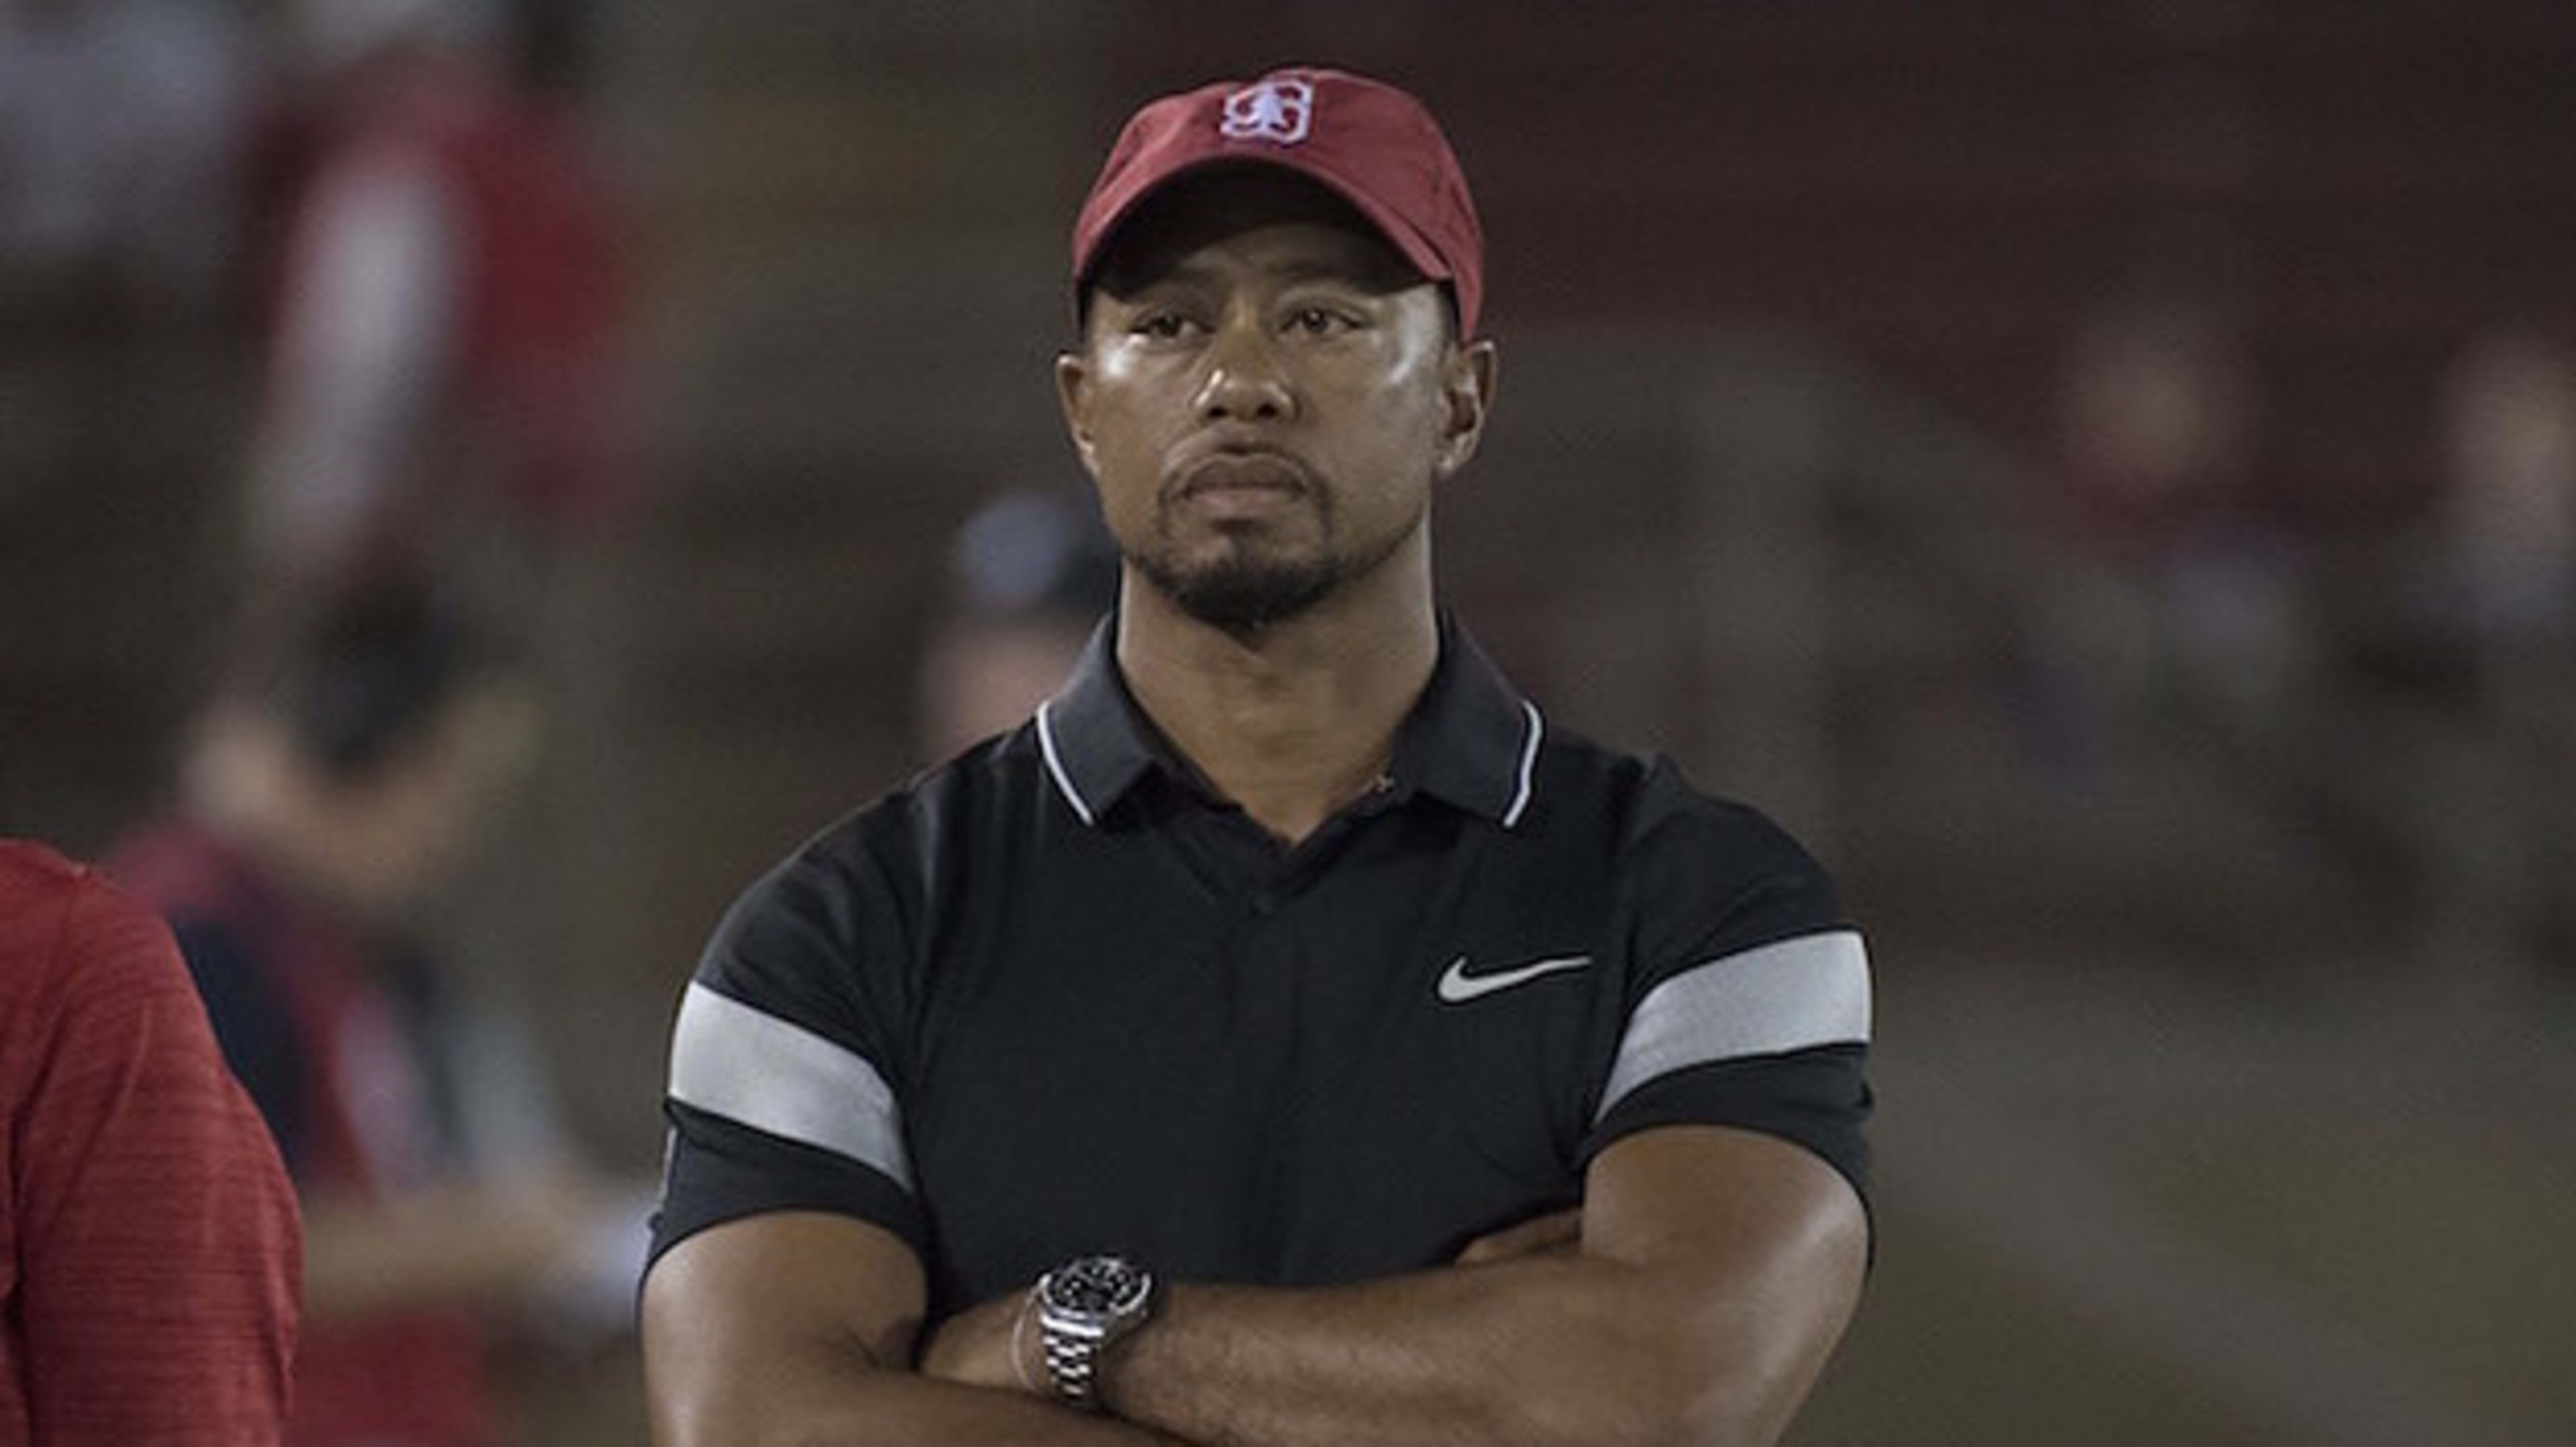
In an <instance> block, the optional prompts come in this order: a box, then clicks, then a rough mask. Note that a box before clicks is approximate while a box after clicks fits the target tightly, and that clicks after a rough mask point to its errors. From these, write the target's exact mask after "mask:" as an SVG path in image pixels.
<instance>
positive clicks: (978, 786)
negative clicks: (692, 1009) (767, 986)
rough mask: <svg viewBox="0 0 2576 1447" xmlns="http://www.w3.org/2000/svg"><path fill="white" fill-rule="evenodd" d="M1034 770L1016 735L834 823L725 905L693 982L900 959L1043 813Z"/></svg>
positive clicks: (1024, 737)
mask: <svg viewBox="0 0 2576 1447" xmlns="http://www.w3.org/2000/svg"><path fill="white" fill-rule="evenodd" d="M1043 767H1044V766H1043V764H1042V763H1041V762H1040V760H1039V757H1038V750H1037V746H1036V744H1035V742H1034V740H1033V738H1032V736H1031V733H1030V730H1028V729H1026V728H1023V729H1020V730H1018V731H1015V732H1013V733H1011V734H1006V735H1003V736H1001V737H999V738H996V739H993V740H990V741H988V742H986V743H984V744H982V745H979V746H978V747H976V748H974V749H972V750H969V751H968V752H966V753H965V754H962V755H960V756H958V757H957V758H955V759H952V760H950V761H948V762H947V763H944V764H942V765H940V766H939V767H937V768H934V769H931V770H928V771H926V772H924V773H922V774H919V775H917V776H915V777H914V778H912V779H910V780H908V781H906V782H905V783H904V784H902V785H901V786H899V787H897V788H894V789H891V790H888V791H887V792H886V793H884V794H882V795H879V796H878V797H877V798H876V799H874V800H872V801H870V802H869V803H867V804H865V805H863V806H861V807H859V808H857V809H855V810H852V811H851V812H849V813H847V814H845V815H843V816H841V817H840V818H839V819H837V820H835V821H834V822H833V823H831V824H830V825H828V826H826V827H825V828H823V829H822V830H820V831H818V832H817V833H815V834H813V835H811V836H810V837H808V838H807V839H806V840H805V841H804V842H803V843H802V844H801V845H799V846H798V847H797V848H796V849H795V850H794V851H792V852H791V853H789V854H788V855H787V856H786V857H785V858H784V859H781V860H780V861H778V862H777V863H776V864H775V865H773V866H771V867H770V868H769V869H768V870H767V871H765V872H764V873H762V874H761V875H760V876H759V877H758V878H757V879H755V880H753V881H752V883H751V884H750V885H749V886H748V887H747V888H745V889H744V890H743V891H742V892H741V894H740V895H739V896H737V897H736V898H735V900H734V901H733V904H732V906H731V907H730V908H729V909H727V910H726V912H725V914H724V917H723V919H722V921H721V922H720V923H719V924H718V925H717V928H716V932H715V936H714V939H713V940H712V942H711V943H710V944H709V946H708V950H707V955H706V958H705V960H704V961H702V963H701V966H700V971H699V978H700V979H701V981H702V982H706V983H711V984H716V985H718V987H719V988H726V986H727V983H728V982H731V981H737V980H744V979H745V977H747V976H755V975H768V976H780V975H787V976H794V975H805V974H812V973H814V972H816V971H824V972H827V973H840V972H843V971H845V970H846V969H847V968H848V967H850V966H853V965H864V966H866V967H867V968H869V969H871V970H874V969H877V968H880V967H885V966H891V965H893V964H895V963H896V962H898V961H901V960H905V959H908V958H911V957H912V956H913V955H914V954H915V953H916V951H915V949H914V946H915V945H916V944H917V943H918V942H919V940H920V939H921V938H922V937H923V936H924V934H925V932H926V931H927V930H928V929H929V928H930V923H929V922H930V920H931V918H932V917H933V916H935V915H936V914H937V913H938V912H939V910H940V909H941V902H942V901H943V900H945V899H946V898H948V897H949V896H950V895H951V894H952V893H953V892H954V891H956V890H958V889H959V888H961V887H962V883H963V881H964V880H966V879H968V878H970V877H974V876H976V875H979V874H984V873H989V872H992V869H993V867H994V866H996V865H997V864H998V862H999V856H1000V854H1001V853H1002V852H1003V851H1004V850H1005V849H1007V848H1009V847H1010V841H1011V840H1013V839H1014V838H1016V837H1018V836H1019V834H1020V832H1021V831H1020V830H1019V829H1018V828H1017V827H1016V826H1017V825H1018V824H1019V823H1021V822H1024V819H1025V816H1027V815H1028V814H1029V813H1031V812H1032V811H1034V810H1036V809H1038V808H1041V807H1043V805H1044V802H1045V801H1044V798H1043V796H1042V790H1043V789H1044V788H1045V785H1044V782H1043V778H1042V771H1043ZM772 983H776V981H775V980H773V981H772ZM730 992H731V991H730V990H728V993H730Z"/></svg>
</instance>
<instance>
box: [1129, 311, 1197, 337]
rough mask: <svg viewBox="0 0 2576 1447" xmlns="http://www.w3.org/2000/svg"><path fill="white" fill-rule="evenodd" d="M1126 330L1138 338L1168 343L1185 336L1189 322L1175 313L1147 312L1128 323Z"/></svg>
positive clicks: (1186, 318)
mask: <svg viewBox="0 0 2576 1447" xmlns="http://www.w3.org/2000/svg"><path fill="white" fill-rule="evenodd" d="M1127 329H1128V330H1129V331H1130V332H1132V333H1134V334H1135V335H1137V336H1140V337H1147V338H1150V339H1152V340H1154V341H1158V342H1168V341H1171V340H1173V339H1174V338H1177V337H1180V336H1184V335H1186V334H1187V333H1188V331H1189V329H1190V320H1189V318H1188V317H1186V316H1183V315H1182V314H1181V313H1179V312H1176V311H1149V312H1144V313H1141V314H1140V315H1138V316H1137V318H1136V319H1135V320H1134V321H1132V322H1130V323H1128V324H1127Z"/></svg>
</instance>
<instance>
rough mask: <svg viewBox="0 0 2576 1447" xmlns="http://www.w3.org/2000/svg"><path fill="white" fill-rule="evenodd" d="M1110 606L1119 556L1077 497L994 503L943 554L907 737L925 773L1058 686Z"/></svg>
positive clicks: (1095, 512)
mask: <svg viewBox="0 0 2576 1447" xmlns="http://www.w3.org/2000/svg"><path fill="white" fill-rule="evenodd" d="M1117 596H1118V546H1117V544H1116V543H1115V542H1113V541H1111V539H1110V537H1109V534H1108V532H1107V531H1106V530H1105V529H1103V528H1102V527H1101V525H1100V512H1099V509H1098V508H1096V507H1094V506H1093V505H1092V503H1091V501H1090V499H1088V498H1086V497H1083V496H1081V495H1080V494H1078V493H1068V492H1041V491H1037V490H1034V489H1031V490H1024V491H1019V492H1010V493H1005V494H1003V495H1002V496H1000V497H998V498H995V499H994V500H992V501H991V502H988V503H986V504H985V505H984V506H982V507H980V508H978V509H976V511H975V513H974V515H973V516H971V517H969V518H968V519H967V520H966V522H965V525H964V526H962V527H960V528H959V529H958V530H957V536H956V538H955V540H954V541H953V543H952V544H951V545H950V548H949V558H948V575H947V587H946V591H945V593H944V595H943V597H942V598H941V601H940V607H939V612H938V615H937V617H936V618H934V619H933V620H932V623H931V628H930V636H929V639H928V641H927V643H926V644H925V646H924V647H923V649H922V660H921V687H920V692H919V698H920V711H921V712H920V719H919V723H918V727H917V729H916V737H918V738H919V739H920V740H921V743H922V747H923V748H924V749H925V751H926V755H927V756H926V758H925V759H924V760H923V762H925V763H936V762H939V761H941V760H944V759H947V758H948V757H950V756H951V755H953V754H956V753H959V752H961V751H963V750H964V749H965V748H966V747H967V746H968V745H970V744H973V743H975V742H977V741H979V740H982V739H985V738H989V737H991V736H992V735H994V734H997V733H1001V732H1003V731H1004V730H1006V729H1009V728H1012V727H1015V726H1016V725H1018V724H1019V722H1020V721H1021V720H1022V719H1025V718H1027V717H1028V716H1029V714H1030V712H1031V711H1032V710H1034V709H1035V708H1036V707H1037V706H1038V704H1039V703H1040V702H1042V701H1043V700H1044V699H1045V698H1046V696H1047V695H1048V694H1050V693H1053V692H1054V691H1055V688H1056V685H1057V684H1059V683H1062V682H1063V681H1064V675H1065V671H1066V670H1067V669H1069V668H1071V667H1072V666H1073V661H1074V660H1075V659H1076V658H1078V657H1080V656H1081V654H1082V645H1083V644H1084V643H1086V642H1088V641H1090V638H1091V633H1092V630H1093V629H1094V628H1096V627H1098V626H1099V623H1100V615H1101V614H1102V613H1104V612H1106V611H1108V608H1109V605H1110V603H1111V602H1112V601H1114V600H1115V599H1116V598H1117Z"/></svg>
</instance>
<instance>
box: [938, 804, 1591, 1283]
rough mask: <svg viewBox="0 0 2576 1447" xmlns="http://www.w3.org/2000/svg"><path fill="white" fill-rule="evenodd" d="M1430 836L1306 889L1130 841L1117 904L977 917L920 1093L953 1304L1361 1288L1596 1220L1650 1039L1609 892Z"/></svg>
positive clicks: (951, 943)
mask: <svg viewBox="0 0 2576 1447" xmlns="http://www.w3.org/2000/svg"><path fill="white" fill-rule="evenodd" d="M1422 827H1423V826H1402V825H1390V826H1389V827H1386V828H1383V829H1380V830H1377V831H1374V832H1373V833H1372V834H1370V835H1369V836H1367V837H1364V838H1361V839H1358V840H1355V841H1354V842H1353V844H1352V846H1351V847H1350V848H1349V849H1348V850H1346V851H1344V852H1342V853H1340V854H1338V855H1336V856H1334V857H1332V858H1331V859H1330V860H1329V861H1328V862H1323V863H1321V864H1320V866H1319V867H1313V868H1305V869H1299V868H1293V867H1292V868H1288V869H1284V870H1278V871H1264V870H1260V869H1227V868H1222V867H1212V866H1211V863H1210V861H1209V859H1208V858H1207V857H1205V856H1203V855H1194V854H1192V853H1191V852H1190V851H1188V850H1186V849H1182V848H1178V847H1173V846H1171V845H1170V844H1169V842H1168V841H1163V842H1161V843H1140V842H1139V841H1132V840H1131V841H1122V842H1124V843H1126V844H1127V845H1128V846H1129V847H1128V848H1126V849H1124V850H1122V851H1120V852H1119V857H1118V858H1117V859H1116V861H1115V863H1116V868H1115V869H1113V870H1110V871H1107V872H1105V873H1104V874H1103V875H1102V876H1101V877H1099V878H1098V879H1096V880H1091V881H1089V887H1074V886H1075V885H1077V884H1078V883H1080V881H1079V880H1077V879H1068V878H1065V877H1062V876H1057V877H1047V876H1038V877H1037V882H1024V883H1022V884H1020V885H1018V886H1016V887H1012V888H1009V889H1007V890H998V891H996V892H995V893H993V894H992V895H990V896H988V897H985V898H982V899H980V900H975V901H972V902H971V903H970V902H968V901H960V902H959V905H958V907H957V908H955V909H953V910H951V911H950V912H949V914H948V916H947V917H946V918H945V919H944V920H943V921H942V922H941V924H942V926H943V927H942V928H941V929H940V930H939V931H938V933H937V936H936V940H937V944H936V958H934V959H933V960H932V961H931V962H930V968H929V969H928V970H927V972H926V974H925V979H926V981H927V985H926V988H925V991H924V995H923V1009H922V1012H921V1016H920V1028H919V1031H918V1034H917V1036H916V1045H917V1049H916V1053H915V1056H914V1059H913V1060H912V1061H911V1062H910V1063H909V1065H910V1068H909V1072H908V1073H909V1075H910V1080H909V1082H908V1084H907V1088H906V1090H905V1096H906V1124H907V1133H908V1134H909V1136H910V1137H911V1140H910V1145H911V1149H912V1152H913V1161H914V1165H915V1168H916V1170H917V1171H918V1172H919V1176H920V1186H921V1194H922V1199H923V1200H924V1202H925V1203H926V1204H927V1206H928V1208H929V1210H930V1213H931V1216H932V1222H933V1233H934V1237H935V1254H936V1256H937V1258H938V1259H937V1260H936V1261H935V1262H934V1263H933V1274H934V1277H936V1278H938V1280H936V1281H935V1282H934V1290H935V1291H938V1292H939V1293H940V1294H941V1295H943V1296H946V1295H949V1294H951V1293H954V1294H955V1295H956V1296H957V1298H958V1299H960V1300H965V1301H971V1300H978V1299H982V1298H983V1297H985V1296H989V1295H993V1294H997V1293H998V1292H1000V1291H1004V1290H1008V1289H1010V1287H1011V1286H1012V1285H1014V1284H1017V1283H1022V1282H1025V1281H1026V1280H1028V1279H1029V1278H1030V1277H1031V1276H1032V1275H1033V1274H1034V1273H1035V1272H1036V1271H1038V1270H1041V1269H1044V1268H1045V1267H1047V1266H1050V1265H1053V1264H1056V1263H1057V1262H1058V1261H1060V1260H1062V1259H1064V1258H1066V1257H1069V1256H1071V1255H1074V1254H1078V1253H1081V1252H1085V1251H1094V1250H1107V1249H1124V1250H1130V1251H1134V1252H1137V1253H1139V1254H1140V1255H1143V1256H1145V1257H1146V1258H1147V1259H1149V1260H1151V1261H1153V1262H1155V1263H1156V1264H1158V1265H1159V1266H1161V1267H1162V1269H1165V1270H1167V1271H1171V1272H1174V1273H1177V1274H1180V1275H1184V1276H1188V1277H1192V1278H1196V1279H1216V1280H1249V1281H1264V1282H1272V1283H1279V1284H1318V1283H1324V1282H1330V1281H1338V1280H1349V1279H1357V1278H1361V1277H1367V1276H1374V1275H1382V1274H1386V1273H1389V1272H1393V1271H1401V1270H1408V1269H1416V1268H1420V1267H1424V1266H1429V1265H1433V1264H1436V1263H1439V1262H1443V1261H1446V1260H1448V1259H1449V1258H1450V1257H1452V1256H1453V1255H1454V1254H1455V1253H1456V1251H1457V1250H1458V1249H1459V1248H1460V1247H1461V1246H1463V1245H1464V1244H1465V1243H1466V1242H1467V1241H1468V1240H1470V1239H1472V1238H1473V1237H1474V1236H1476V1235H1478V1234H1480V1233H1482V1232H1484V1231H1487V1230H1491V1229H1494V1228H1496V1227H1499V1226H1501V1225H1505V1224H1509V1223H1510V1222H1512V1221H1515V1220H1519V1219H1523V1218H1525V1217H1527V1216H1530V1215H1534V1214H1537V1213H1538V1212H1540V1211H1543V1210H1546V1209H1550V1208H1553V1207H1557V1206H1562V1205H1565V1204H1568V1203H1570V1202H1571V1201H1573V1200H1574V1199H1576V1198H1577V1197H1578V1196H1579V1194H1580V1171H1581V1162H1580V1159H1579V1150H1580V1146H1581V1142H1582V1139H1583V1136H1584V1134H1585V1131H1586V1129H1587V1128H1588V1126H1589V1123H1590V1117H1589V1112H1590V1108H1591V1104H1592V1101H1593V1099H1594V1096H1595V1094H1596V1092H1597V1090H1598V1088H1599V1085H1600V1082H1601V1079H1602V1078H1603V1076H1604V1075H1605V1074H1606V1071H1607V1068H1608V1064H1609V1060H1610V1058H1611V1056H1612V1055H1613V1054H1614V1053H1615V1050H1616V1046H1617V1033H1618V1029H1619V1025H1620V1017H1621V1008H1620V1001H1621V997H1622V989H1621V985H1622V979H1623V976H1624V964H1623V961H1622V960H1621V958H1620V956H1619V952H1618V947H1617V941H1616V939H1615V938H1614V931H1613V928H1612V914H1613V911H1612V908H1611V903H1610V896H1609V888H1608V881H1607V880H1606V878H1603V877H1601V876H1600V875H1599V874H1598V873H1597V872H1587V871H1586V870H1585V869H1583V868H1582V867H1580V866H1576V867H1572V868H1569V867H1567V866H1565V865H1563V864H1555V863H1552V862H1551V861H1548V860H1546V859H1545V858H1544V856H1543V854H1542V853H1541V852H1539V851H1535V850H1529V849H1523V848H1515V847H1514V845H1515V844H1516V843H1517V842H1518V841H1511V840H1497V839H1495V838H1491V837H1488V836H1486V835H1483V834H1478V835H1471V836H1468V837H1460V836H1459V832H1458V831H1457V830H1455V829H1452V830H1449V831H1446V832H1441V833H1434V834H1432V835H1430V836H1429V837H1425V836H1424V835H1423V834H1422V833H1421V832H1420V829H1421V828H1422ZM1076 873H1079V872H1078V871H1076ZM969 893H970V894H972V893H976V891H969Z"/></svg>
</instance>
